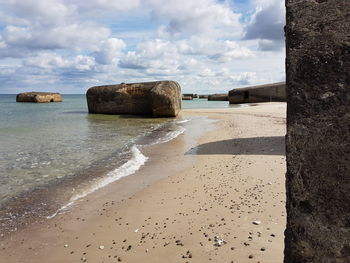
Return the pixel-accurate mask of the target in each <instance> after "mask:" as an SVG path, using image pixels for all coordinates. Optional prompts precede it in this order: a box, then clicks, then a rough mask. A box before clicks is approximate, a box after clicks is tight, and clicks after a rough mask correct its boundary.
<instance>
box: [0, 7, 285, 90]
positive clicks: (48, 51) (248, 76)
mask: <svg viewBox="0 0 350 263" xmlns="http://www.w3.org/2000/svg"><path fill="white" fill-rule="evenodd" d="M284 24H285V10H284V0H227V1H220V0H84V1H83V0H0V93H17V92H21V91H32V90H35V91H58V92H62V93H85V91H86V89H87V88H89V87H91V86H95V85H103V84H113V83H120V82H139V81H151V80H162V79H170V80H176V81H178V82H179V83H180V84H181V86H182V90H183V91H186V92H198V93H215V92H227V91H228V90H230V89H233V88H236V87H242V86H248V85H255V84H264V83H271V82H278V81H284V78H285V73H284V58H285V49H284V34H283V26H284Z"/></svg>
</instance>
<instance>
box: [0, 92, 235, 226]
mask: <svg viewBox="0 0 350 263" xmlns="http://www.w3.org/2000/svg"><path fill="white" fill-rule="evenodd" d="M227 107H230V106H229V104H228V102H225V101H224V102H222V101H207V100H203V99H200V100H199V99H195V100H193V101H183V108H185V109H196V108H198V109H199V108H202V109H203V108H204V109H205V108H227ZM235 107H239V106H235ZM182 123H184V122H183V121H181V120H175V119H170V118H150V117H142V116H125V115H101V114H88V111H87V105H86V98H85V95H63V102H61V103H41V104H36V103H16V96H15V95H0V223H1V225H2V226H6V228H7V229H16V228H17V225H18V222H17V221H18V220H19V219H20V220H22V219H23V222H25V221H26V220H27V217H28V218H29V217H32V219H33V220H36V218H37V217H38V216H39V217H40V216H47V215H48V213H51V212H52V211H55V210H57V208H59V207H60V206H61V205H64V204H65V203H67V202H68V203H69V202H70V201H72V198H73V199H74V198H78V197H79V196H80V195H79V191H80V190H82V191H83V192H84V191H85V192H84V193H86V192H87V193H88V192H91V191H93V190H94V189H95V188H96V187H99V185H103V184H105V182H109V181H110V180H114V179H113V178H115V177H116V178H117V177H118V176H123V175H120V174H119V173H120V171H118V170H115V169H118V167H120V166H121V165H122V164H124V163H126V162H128V161H129V160H130V161H131V160H134V161H135V162H134V163H135V165H142V158H144V157H143V156H142V153H141V152H139V151H138V149H137V147H138V148H140V147H142V146H143V145H149V144H155V143H161V142H164V141H167V140H169V139H171V138H174V137H176V136H177V135H179V134H181V133H182V132H183V131H184V129H185V128H184V127H182ZM133 145H136V146H133ZM135 147H136V148H135ZM129 168H130V169H128V171H124V170H125V169H124V170H123V171H124V172H126V173H130V172H132V171H133V170H134V169H138V168H137V167H129ZM110 171H112V172H113V171H115V173H116V174H117V176H115V175H114V177H112V178H108V173H109V172H110ZM106 176H107V178H106ZM100 179H101V180H102V181H99V183H98V184H96V182H98V180H100ZM103 180H104V181H103ZM91 186H92V188H91ZM86 189H87V190H86ZM50 211H51V212H50ZM4 228H5V227H3V229H4Z"/></svg>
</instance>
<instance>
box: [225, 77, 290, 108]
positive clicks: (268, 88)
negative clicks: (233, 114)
mask: <svg viewBox="0 0 350 263" xmlns="http://www.w3.org/2000/svg"><path fill="white" fill-rule="evenodd" d="M228 97H229V101H230V104H241V103H255V102H268V101H286V83H285V82H278V83H272V84H266V85H259V86H251V87H245V88H237V89H233V90H230V92H229V95H228Z"/></svg>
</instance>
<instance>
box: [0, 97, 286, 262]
mask: <svg viewBox="0 0 350 263" xmlns="http://www.w3.org/2000/svg"><path fill="white" fill-rule="evenodd" d="M285 113H286V104H285V103H264V104H259V105H257V106H254V107H244V108H239V109H237V108H228V109H217V110H184V111H183V112H182V113H181V114H182V118H189V119H191V118H192V119H193V120H195V121H196V122H197V123H198V125H199V126H198V127H199V129H201V130H203V131H204V133H203V134H202V135H201V136H200V139H199V140H191V134H190V131H186V132H185V134H183V135H180V136H178V137H177V138H176V139H174V140H172V141H170V142H167V143H163V144H162V145H160V146H155V147H153V148H149V149H146V150H145V151H146V153H145V154H146V155H148V156H150V161H149V162H148V163H147V164H146V165H145V166H144V167H143V168H142V169H140V170H139V171H138V172H137V173H136V174H135V175H134V176H130V178H129V179H128V180H129V181H127V180H126V179H125V180H124V181H123V180H121V182H117V183H114V184H112V185H110V186H108V187H106V189H104V190H102V191H100V192H99V191H98V192H96V193H94V194H91V195H90V196H88V197H86V198H85V199H84V200H83V201H81V202H80V203H78V204H77V205H76V206H74V207H73V208H72V209H71V211H69V212H67V213H66V214H62V215H58V216H57V217H55V218H53V219H51V220H47V221H42V222H41V223H38V224H36V225H34V226H30V227H28V228H27V229H24V230H22V231H18V232H17V233H14V234H12V235H11V236H10V237H3V238H2V240H1V247H0V248H1V251H0V262H7V263H10V262H26V263H30V262H65V263H68V262H106V263H107V262H145V263H147V262H152V263H155V262H169V263H170V262H183V263H185V262H198V263H203V262H220V263H230V262H235V263H236V262H260V263H263V262H269V263H270V262H283V248H284V233H283V231H284V229H285V224H286V218H285V171H286V165H285V156H284V155H285V152H284V136H285V133H286V130H285V126H286V125H285ZM204 117H205V118H207V119H208V120H209V121H208V120H207V121H204V120H203V119H204ZM214 121H215V123H214ZM201 123H202V124H201ZM200 125H203V126H200ZM194 138H195V136H194ZM170 157H171V158H170ZM152 173H154V174H156V175H159V176H158V177H157V176H156V177H155V178H156V179H154V180H153V181H147V182H146V181H145V182H144V183H143V185H144V187H139V188H137V187H136V188H137V189H136V188H135V189H136V190H135V191H132V192H129V193H130V194H129V195H128V193H127V192H125V193H123V194H121V190H120V191H118V187H120V185H122V184H123V182H124V183H125V182H130V183H129V184H132V183H134V184H137V181H138V179H137V178H142V176H144V177H145V176H146V175H148V174H152ZM132 178H134V179H132ZM118 185H119V186H118ZM124 188H125V187H124Z"/></svg>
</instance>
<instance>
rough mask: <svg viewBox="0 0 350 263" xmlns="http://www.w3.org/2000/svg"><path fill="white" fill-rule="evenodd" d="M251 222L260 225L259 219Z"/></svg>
mask: <svg viewBox="0 0 350 263" xmlns="http://www.w3.org/2000/svg"><path fill="white" fill-rule="evenodd" d="M253 224H254V225H260V224H261V221H259V220H256V221H253Z"/></svg>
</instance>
